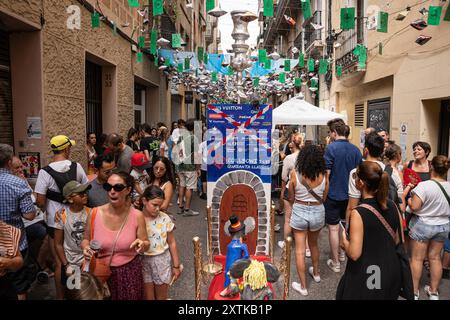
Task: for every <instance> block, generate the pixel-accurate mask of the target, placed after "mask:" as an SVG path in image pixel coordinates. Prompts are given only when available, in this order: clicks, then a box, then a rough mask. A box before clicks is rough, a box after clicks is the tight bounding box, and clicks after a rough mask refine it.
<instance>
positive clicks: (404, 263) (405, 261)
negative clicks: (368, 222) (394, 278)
mask: <svg viewBox="0 0 450 320" xmlns="http://www.w3.org/2000/svg"><path fill="white" fill-rule="evenodd" d="M358 207H360V208H366V209H367V210H369V211H370V212H372V213H373V214H374V215H375V216H376V217H377V218H378V220H379V221H380V222H381V223H382V224H383V226H384V227H385V229H386V230H387V232H388V233H389V234H390V235H391V237H392V239H393V240H394V243H395V252H396V253H397V257H398V260H399V262H400V272H401V288H400V292H399V296H400V297H402V298H404V299H406V300H414V286H413V280H412V274H411V267H410V265H409V257H408V255H407V254H406V251H405V247H404V245H403V243H404V242H405V240H404V237H403V228H402V223H401V221H402V220H401V215H400V212H399V211H398V208H397V206H396V205H395V204H394V207H395V208H396V209H397V213H398V216H399V219H400V220H399V221H400V223H399V232H398V233H395V231H394V230H392V228H391V226H390V225H389V223H388V222H387V221H386V219H384V218H383V216H382V215H381V214H380V213H379V212H378V211H377V209H375V208H374V207H372V206H371V205H368V204H360V205H359V206H358ZM398 235H400V237H398ZM397 240H399V243H398V244H397Z"/></svg>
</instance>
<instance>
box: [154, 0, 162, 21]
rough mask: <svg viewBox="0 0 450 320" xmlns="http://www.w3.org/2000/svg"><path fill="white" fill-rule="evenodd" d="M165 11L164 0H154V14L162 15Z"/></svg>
mask: <svg viewBox="0 0 450 320" xmlns="http://www.w3.org/2000/svg"><path fill="white" fill-rule="evenodd" d="M163 13H164V0H153V16H154V17H156V16H160V15H162V14H163Z"/></svg>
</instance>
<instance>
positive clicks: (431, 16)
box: [428, 6, 442, 26]
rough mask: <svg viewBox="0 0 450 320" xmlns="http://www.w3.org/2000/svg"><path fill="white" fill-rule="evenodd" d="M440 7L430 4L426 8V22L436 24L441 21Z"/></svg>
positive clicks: (431, 24)
mask: <svg viewBox="0 0 450 320" xmlns="http://www.w3.org/2000/svg"><path fill="white" fill-rule="evenodd" d="M441 15H442V7H440V6H430V8H429V9H428V24H429V25H430V26H438V25H439V24H440V23H441Z"/></svg>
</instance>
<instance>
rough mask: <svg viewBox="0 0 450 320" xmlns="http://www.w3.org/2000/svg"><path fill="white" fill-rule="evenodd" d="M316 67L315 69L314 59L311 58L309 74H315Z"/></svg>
mask: <svg viewBox="0 0 450 320" xmlns="http://www.w3.org/2000/svg"><path fill="white" fill-rule="evenodd" d="M314 67H315V63H314V59H311V58H309V59H308V72H314Z"/></svg>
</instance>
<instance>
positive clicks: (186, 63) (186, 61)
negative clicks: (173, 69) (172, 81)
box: [184, 58, 191, 70]
mask: <svg viewBox="0 0 450 320" xmlns="http://www.w3.org/2000/svg"><path fill="white" fill-rule="evenodd" d="M189 69H191V59H190V58H184V70H189Z"/></svg>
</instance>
